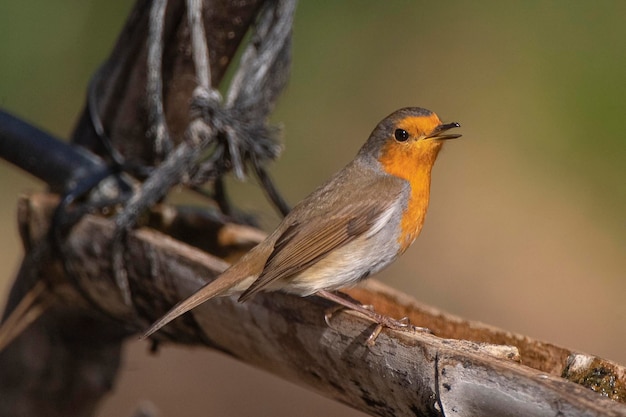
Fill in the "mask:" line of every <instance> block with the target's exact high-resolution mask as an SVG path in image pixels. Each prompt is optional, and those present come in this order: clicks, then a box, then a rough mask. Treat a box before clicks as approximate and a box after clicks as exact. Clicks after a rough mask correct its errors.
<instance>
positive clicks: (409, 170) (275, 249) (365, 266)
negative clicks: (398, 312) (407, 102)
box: [142, 107, 461, 338]
mask: <svg viewBox="0 0 626 417" xmlns="http://www.w3.org/2000/svg"><path fill="white" fill-rule="evenodd" d="M458 127H460V124H459V123H455V122H454V123H443V122H442V121H441V120H440V119H439V117H438V116H437V115H436V114H435V113H433V112H431V111H430V110H427V109H424V108H421V107H406V108H402V109H399V110H397V111H395V112H393V113H392V114H390V115H389V116H387V117H386V118H384V119H383V120H382V121H381V122H380V123H379V124H378V125H377V126H376V127H375V128H374V130H373V131H372V133H371V134H370V136H369V138H368V139H367V141H366V142H365V144H364V145H363V146H362V147H361V149H360V150H359V151H358V153H357V154H356V156H355V158H354V159H353V160H352V161H351V162H350V163H348V164H347V165H346V166H345V167H344V168H343V169H341V170H340V171H338V172H337V173H336V174H335V175H333V176H332V177H331V178H330V179H328V180H327V181H326V182H325V183H324V184H323V185H321V186H320V187H319V188H317V189H316V190H315V191H313V192H312V193H311V194H310V195H309V196H308V197H306V198H305V199H304V200H302V201H301V202H300V203H298V204H297V205H296V206H295V207H294V208H293V209H292V210H291V211H290V212H289V213H288V214H287V215H286V216H285V217H284V219H283V220H282V221H281V222H280V224H279V225H278V226H277V227H276V229H275V230H274V231H273V232H272V233H271V234H269V235H268V236H267V238H266V239H265V240H263V241H262V242H261V243H259V244H258V245H257V246H255V247H254V248H252V249H251V250H250V251H249V252H248V253H246V254H245V255H244V256H243V257H242V258H240V259H239V261H237V262H236V263H234V264H233V265H232V266H230V267H229V268H228V269H226V270H225V271H224V272H223V273H222V274H220V275H219V276H218V277H217V278H215V279H214V280H213V281H211V282H209V283H207V284H206V285H204V286H203V287H202V288H200V289H199V290H198V291H196V292H195V293H194V294H192V295H191V296H189V297H188V298H187V299H184V300H183V301H181V302H180V303H178V304H177V305H175V306H174V307H173V308H172V309H171V310H170V311H169V312H167V313H166V314H165V315H164V316H163V317H161V318H160V319H159V320H157V321H156V322H155V323H154V324H152V326H151V327H150V328H149V329H148V330H147V331H146V332H145V333H144V334H143V336H142V338H147V337H149V336H151V335H152V334H153V333H154V332H156V331H158V330H159V329H161V328H162V327H163V326H165V325H166V324H168V323H169V322H171V321H172V320H174V319H175V318H177V317H179V316H181V315H182V314H184V313H186V312H187V311H189V310H191V309H193V308H195V307H197V306H198V305H200V304H202V303H204V302H206V301H208V300H210V299H211V298H213V297H217V296H232V295H239V299H238V300H239V301H241V302H243V301H246V300H249V299H250V298H251V297H252V296H254V295H255V294H257V293H259V292H262V291H277V290H279V291H283V292H287V293H291V294H295V295H298V296H301V297H306V296H310V295H313V294H315V295H318V296H321V297H323V298H326V299H329V300H331V301H334V302H336V303H339V304H340V305H342V306H344V307H347V308H350V309H353V310H357V311H359V312H361V313H363V314H365V315H367V316H369V317H370V318H372V319H373V320H375V321H376V322H377V323H379V324H380V325H383V326H388V327H394V324H395V325H398V326H402V325H404V326H406V324H398V323H399V322H396V321H394V320H393V319H391V318H387V319H385V316H382V315H380V314H378V313H376V312H374V311H372V310H370V309H368V308H366V307H365V306H361V305H360V304H358V303H355V302H352V301H349V300H347V299H345V298H344V297H341V296H339V295H338V294H337V293H335V291H337V290H340V289H342V288H347V287H351V286H354V285H356V284H358V283H360V282H361V281H363V280H364V279H366V278H367V277H369V276H370V275H372V274H375V273H377V272H379V271H380V270H381V269H383V268H384V267H386V266H387V265H389V264H390V263H392V262H393V261H394V260H395V259H396V258H398V257H399V256H400V255H401V254H403V253H404V252H405V251H406V250H407V249H408V248H409V246H411V244H412V243H413V242H414V241H415V239H416V238H417V236H418V235H419V233H420V231H421V229H422V226H423V224H424V219H425V216H426V211H427V208H428V203H429V199H430V182H431V172H432V168H433V165H434V163H435V160H436V159H437V155H438V154H439V151H440V150H441V148H442V146H443V143H444V142H445V141H447V140H450V139H455V138H458V137H460V136H461V135H460V134H455V133H449V130H450V129H453V128H458Z"/></svg>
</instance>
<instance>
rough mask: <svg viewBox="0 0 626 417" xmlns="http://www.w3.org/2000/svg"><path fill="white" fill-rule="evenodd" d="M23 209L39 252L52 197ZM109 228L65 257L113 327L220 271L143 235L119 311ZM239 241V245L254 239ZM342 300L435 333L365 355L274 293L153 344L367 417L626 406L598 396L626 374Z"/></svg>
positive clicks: (385, 295)
mask: <svg viewBox="0 0 626 417" xmlns="http://www.w3.org/2000/svg"><path fill="white" fill-rule="evenodd" d="M22 206H24V207H28V209H26V210H24V209H23V210H21V212H22V213H25V214H27V216H26V217H23V218H22V219H21V225H22V227H21V229H22V230H24V231H25V233H26V236H25V237H26V239H27V244H28V245H30V246H36V245H37V244H38V243H37V242H38V241H40V240H41V237H42V236H45V230H46V227H47V219H48V218H49V217H48V216H49V213H50V207H52V206H53V200H52V201H51V200H50V197H49V196H46V195H34V196H32V197H30V198H29V199H25V200H23V202H22ZM113 227H114V226H113V224H112V222H111V221H109V220H106V219H103V218H99V217H95V216H87V217H86V218H84V219H83V220H82V221H81V222H80V223H79V224H78V225H77V226H76V227H75V228H74V230H73V232H72V234H71V236H70V237H69V239H68V241H67V247H66V248H65V250H66V251H67V255H68V256H69V259H70V261H71V263H72V264H73V265H74V266H75V267H74V268H73V272H74V273H75V274H76V275H75V282H76V283H77V284H78V285H79V286H81V287H82V292H83V293H84V294H86V295H87V297H88V298H89V299H91V301H92V302H93V303H95V304H96V305H97V308H98V309H99V310H101V311H102V312H103V313H104V314H105V315H108V316H110V318H111V319H113V320H117V321H118V323H120V324H119V326H120V329H124V330H126V329H128V328H134V329H135V330H136V331H140V330H142V329H144V328H145V326H146V325H147V324H148V323H149V322H151V321H152V320H154V319H155V318H157V317H158V316H160V315H161V314H162V313H163V312H165V311H166V309H167V308H169V307H170V306H171V305H172V304H173V303H175V302H176V301H178V300H180V299H181V298H183V297H185V296H186V295H188V294H190V293H191V292H192V291H194V290H196V289H197V288H198V287H199V286H200V285H202V283H203V282H204V281H205V280H206V279H210V278H212V277H214V276H215V275H216V274H217V273H219V271H221V270H223V269H224V268H225V266H226V263H225V262H224V261H223V260H222V259H220V258H216V257H214V256H211V255H208V254H206V253H204V252H202V251H200V250H198V249H196V248H194V247H191V246H189V245H187V244H184V243H181V242H180V241H177V240H174V239H172V238H171V237H168V236H166V235H164V234H163V233H161V232H158V231H156V230H154V229H147V228H143V229H140V230H138V231H136V232H135V233H133V234H131V236H130V238H129V241H128V249H127V250H128V253H129V256H130V258H131V259H133V262H132V264H131V265H129V270H128V273H129V279H130V280H131V289H132V292H133V301H134V311H133V310H132V309H130V308H128V307H126V306H125V305H124V304H123V302H122V301H121V298H120V297H119V294H118V292H117V290H116V288H115V285H114V284H113V282H114V281H113V279H112V278H111V277H110V262H109V259H110V252H109V246H110V242H109V239H110V238H111V236H112V233H113ZM224 227H228V226H227V225H224ZM196 232H197V233H198V234H202V233H203V231H201V230H197V231H196ZM205 232H206V231H205ZM207 234H211V233H210V232H207ZM235 235H237V234H235ZM247 236H249V237H251V238H250V239H248V241H247V242H246V243H247V244H250V243H252V242H253V241H255V240H257V239H258V238H260V237H261V236H260V235H258V234H257V235H254V234H248V235H247ZM46 262H47V263H48V266H47V267H46V270H48V271H52V270H54V269H55V268H53V267H50V265H54V264H55V263H57V262H58V261H56V260H54V259H47V260H46ZM71 288H73V286H72V284H71V283H69V282H63V280H61V281H59V282H56V283H54V284H53V289H54V298H55V300H57V305H64V306H68V305H77V306H82V307H81V308H83V309H85V311H92V314H93V309H88V308H87V307H86V306H88V304H85V302H84V300H83V301H82V302H79V300H80V296H79V295H78V293H76V292H75V291H72V290H71ZM350 294H351V295H352V296H353V297H355V298H357V299H358V300H359V301H361V302H364V303H368V304H372V305H374V306H375V308H376V310H377V311H379V312H382V313H385V314H389V315H392V316H396V317H401V316H408V317H410V319H411V321H412V322H413V323H415V324H417V325H420V326H426V327H428V328H430V329H431V330H432V332H433V334H428V333H425V332H408V331H407V332H397V331H390V330H387V329H385V330H383V331H382V332H381V334H380V335H379V336H378V339H377V340H376V344H375V345H374V346H371V347H370V346H367V345H366V344H365V341H366V339H367V338H368V337H369V335H370V334H371V332H372V331H373V330H374V328H375V326H374V325H373V324H371V323H370V322H368V321H367V320H366V319H365V318H363V317H361V316H359V315H358V314H357V313H354V312H351V311H345V310H342V311H335V312H333V313H332V314H331V317H330V318H329V319H328V323H326V322H325V314H326V313H328V312H329V311H332V309H333V306H332V305H331V304H330V303H328V302H326V301H325V300H322V299H319V298H317V297H308V298H299V297H295V296H290V295H286V294H282V293H274V294H261V295H259V296H257V297H255V298H254V299H253V300H251V301H250V302H247V303H244V304H241V303H237V302H236V300H235V299H234V298H219V299H215V300H212V301H211V302H208V303H206V304H204V305H203V306H201V307H199V308H197V309H196V310H194V311H193V312H192V313H191V314H188V315H186V316H184V317H182V318H181V319H179V320H176V321H175V322H173V323H172V324H171V325H170V326H168V327H166V328H164V329H163V331H162V332H159V333H157V335H156V337H157V338H158V340H161V341H169V342H175V343H195V344H204V345H207V346H209V347H212V348H214V349H218V350H221V351H223V352H226V353H228V354H230V355H232V356H233V357H236V358H238V359H239V360H242V361H245V362H247V363H250V364H252V365H255V366H257V367H260V368H262V369H265V370H267V371H268V372H271V373H273V374H275V375H278V376H281V377H283V378H286V379H288V380H291V381H293V382H296V383H298V384H300V385H305V386H307V387H309V388H311V389H313V390H315V391H317V392H319V393H321V394H323V395H325V396H328V397H330V398H333V399H335V400H337V401H341V402H343V403H345V404H348V405H350V406H352V407H355V408H357V409H359V410H362V411H364V412H366V413H369V414H371V415H378V416H391V415H393V416H415V415H419V416H431V415H432V416H439V415H470V416H474V415H476V416H479V415H480V416H484V415H511V416H513V415H524V416H543V415H551V416H552V415H567V416H583V415H584V416H618V415H625V413H626V405H624V404H622V403H619V402H617V401H612V400H610V399H608V398H606V397H607V396H609V397H611V398H614V399H615V400H621V401H623V400H624V398H626V395H625V394H626V389H625V387H624V380H625V379H624V377H625V372H624V368H621V367H619V366H617V365H614V364H611V363H609V362H606V361H603V360H601V359H598V358H593V357H588V356H586V355H580V354H574V353H572V352H570V351H569V350H567V349H564V348H560V347H556V346H553V345H550V344H545V343H542V342H538V341H535V340H532V339H530V338H528V337H525V336H520V335H515V334H512V333H509V332H505V331H502V330H498V329H495V328H492V327H489V326H485V325H483V324H480V323H475V322H469V321H466V320H463V319H460V318H458V317H454V316H451V315H449V314H447V313H444V312H441V311H438V310H436V309H434V308H432V307H428V306H424V305H421V304H419V303H418V302H416V301H415V300H413V299H411V298H409V297H408V296H406V295H403V294H400V293H398V292H396V291H394V290H391V289H389V288H387V287H385V286H383V285H382V284H379V283H377V282H375V281H370V284H369V285H368V286H367V287H364V288H358V289H354V290H352V291H350ZM59 301H60V302H59ZM121 323H125V324H121ZM2 366H4V363H3V362H2V357H1V356H0V367H2ZM561 375H565V376H568V377H571V379H574V380H577V381H591V380H594V381H595V385H593V386H591V387H590V388H591V389H588V388H585V387H583V386H581V385H579V384H576V383H574V382H571V381H568V380H567V379H565V378H563V377H561ZM593 376H595V377H596V378H595V379H594V378H592V377H593ZM600 376H604V378H601V377H600ZM593 390H595V391H600V393H598V392H594V391H593Z"/></svg>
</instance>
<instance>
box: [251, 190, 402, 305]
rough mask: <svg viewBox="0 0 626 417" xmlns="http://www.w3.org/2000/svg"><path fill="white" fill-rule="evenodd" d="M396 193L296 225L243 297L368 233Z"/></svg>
mask: <svg viewBox="0 0 626 417" xmlns="http://www.w3.org/2000/svg"><path fill="white" fill-rule="evenodd" d="M396 197H397V192H396V193H394V195H393V196H390V198H380V199H378V200H380V201H377V202H372V201H362V200H361V201H359V202H357V203H354V204H350V205H348V206H347V207H345V208H344V209H343V210H341V211H340V212H339V213H337V214H335V215H332V216H330V215H329V216H323V215H320V216H317V217H315V218H312V219H308V220H307V222H306V223H293V224H291V225H290V226H289V227H288V228H287V229H286V230H285V231H284V232H283V234H282V235H281V236H280V237H279V238H278V240H277V241H276V244H275V245H274V251H273V252H272V253H271V255H270V256H269V258H268V259H267V262H266V264H265V268H264V269H263V272H262V273H261V275H260V276H259V278H257V280H256V281H254V283H253V284H252V285H251V286H250V287H249V288H248V289H247V290H246V291H245V292H244V293H243V294H242V295H241V297H240V298H239V301H245V300H247V299H249V298H250V297H251V296H253V295H254V294H256V293H257V292H259V291H262V290H263V288H265V287H267V286H268V285H269V284H270V283H272V282H274V281H276V280H277V279H280V278H286V277H289V276H291V275H294V274H297V273H299V272H301V271H303V270H305V269H307V268H309V267H310V266H311V265H313V264H315V263H317V262H318V261H319V260H320V259H323V258H324V257H325V256H326V255H328V253H329V252H331V251H333V250H335V249H337V248H339V247H341V246H344V245H345V244H347V243H349V242H351V241H353V240H354V239H356V238H357V237H359V236H361V235H363V234H364V233H367V232H368V231H369V230H370V229H371V228H372V226H374V225H376V222H377V221H378V220H379V219H381V217H382V216H385V215H386V214H388V213H389V210H391V209H392V208H393V207H392V205H393V204H394V202H395V201H396Z"/></svg>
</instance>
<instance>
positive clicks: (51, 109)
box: [0, 0, 626, 417]
mask: <svg viewBox="0 0 626 417" xmlns="http://www.w3.org/2000/svg"><path fill="white" fill-rule="evenodd" d="M328 3H330V2H328ZM333 3H335V2H333ZM129 8H130V4H128V3H127V2H126V1H121V0H118V1H114V2H104V1H100V2H96V1H69V0H65V1H56V2H48V1H44V0H37V1H31V2H8V1H3V2H1V3H0V60H1V61H0V62H1V64H0V106H2V107H3V108H5V109H8V110H9V111H12V112H14V113H16V114H18V115H20V116H22V117H24V118H25V119H27V120H30V121H32V122H34V123H35V124H37V125H38V126H41V127H43V128H45V129H47V130H49V131H51V132H53V133H54V134H56V135H58V136H59V137H62V138H66V137H67V136H68V135H69V132H70V131H71V129H72V126H73V124H74V122H75V120H76V117H77V114H78V112H79V110H80V109H81V107H82V104H83V100H84V94H85V89H86V85H87V83H88V80H89V76H90V74H91V73H92V72H93V71H94V70H95V69H96V67H97V65H98V64H99V63H100V62H101V61H102V60H103V59H104V58H105V57H106V56H107V54H108V52H109V51H110V49H111V47H112V44H113V42H114V40H115V37H116V35H117V33H118V31H119V30H120V28H121V26H122V24H123V22H124V20H125V18H126V14H127V12H128V10H129ZM624 16H626V3H625V2H620V1H603V2H596V3H593V2H583V1H580V2H573V1H566V0H559V1H553V2H549V3H547V2H539V1H527V2H501V1H485V2H480V3H476V2H471V3H470V2H461V1H450V2H409V1H396V2H393V3H392V2H384V1H344V2H341V3H340V4H333V5H330V4H322V2H313V1H303V2H302V3H301V4H300V6H299V10H298V14H297V16H296V23H295V32H294V64H293V76H292V78H291V82H290V85H289V87H288V90H287V93H286V94H285V95H284V96H283V98H282V100H281V102H280V104H279V108H278V110H277V111H276V112H275V115H274V121H275V122H277V123H282V124H283V125H284V141H285V144H286V150H285V152H284V154H283V157H282V159H280V161H279V162H278V163H276V164H275V165H274V166H273V170H272V171H273V174H274V176H275V178H276V180H277V182H278V184H279V186H280V188H281V189H282V190H283V192H284V194H285V195H286V196H287V198H288V199H289V200H290V201H291V202H296V201H297V200H299V199H300V198H302V197H304V196H305V195H306V194H308V193H309V192H310V191H311V190H312V189H313V188H314V187H315V186H316V185H318V184H319V183H321V182H322V181H323V180H324V179H325V178H326V177H328V176H329V175H330V174H331V173H333V172H334V171H336V170H338V169H340V168H341V167H342V166H343V164H345V163H346V162H347V161H349V160H350V159H351V158H352V157H353V155H354V154H355V152H356V151H357V149H358V147H359V146H360V145H361V143H362V142H363V141H364V140H365V139H366V138H367V136H368V134H369V132H370V131H371V129H372V128H373V127H374V125H375V124H376V123H377V122H378V121H379V120H380V119H381V118H382V117H384V116H386V115H387V114H388V113H390V112H391V111H393V110H395V109H397V108H399V107H404V106H414V105H419V106H423V107H427V108H429V109H432V110H434V111H436V112H437V113H438V114H439V115H440V116H441V117H442V118H443V119H444V120H445V121H458V122H460V123H461V124H462V125H463V127H462V129H461V131H462V133H463V135H464V136H463V138H462V139H460V140H459V141H455V142H452V143H449V144H448V145H447V149H445V150H444V152H443V154H442V155H441V157H440V159H439V161H438V163H437V166H436V168H435V172H434V180H433V195H432V202H431V207H430V212H429V215H428V219H427V221H426V226H425V229H424V231H423V233H422V236H421V237H420V238H419V239H418V241H417V243H416V244H415V245H414V247H413V248H412V249H410V250H409V251H408V252H407V254H405V256H404V257H403V258H402V259H401V260H400V261H398V262H397V263H396V264H395V265H394V266H393V267H391V268H390V269H388V270H386V271H384V272H383V273H381V274H379V275H378V277H377V278H379V279H381V280H382V281H384V282H386V283H388V284H389V285H391V286H394V287H396V288H399V289H401V290H403V291H405V292H407V293H409V294H411V295H413V296H415V297H416V298H417V299H419V300H421V301H423V302H426V303H429V304H432V305H434V306H437V307H439V308H441V309H444V310H447V311H450V312H453V313H456V314H458V315H461V316H464V317H467V318H470V319H475V320H480V321H483V322H486V323H489V324H492V325H495V326H499V327H502V328H505V329H508V330H511V331H515V332H519V333H523V334H527V335H529V336H531V337H534V338H538V339H543V340H547V341H550V342H553V343H556V344H560V345H564V346H566V347H569V348H572V349H576V350H581V351H585V352H589V353H593V354H597V355H599V356H602V357H605V358H608V359H612V360H615V361H618V362H620V363H622V364H624V363H626V349H625V348H626V326H625V321H626V303H625V302H624V300H625V294H626V279H625V275H626V256H625V255H626V222H625V216H624V213H625V212H626V210H625V208H626V140H625V138H624V136H625V135H624V131H625V130H626V127H625V124H624V123H625V117H624V114H625V112H626V80H625V77H626V76H625V74H626V25H624V20H623V19H624ZM0 186H1V187H2V192H3V197H4V198H3V200H2V201H1V202H0V228H1V229H0V244H1V245H2V246H1V247H2V251H1V252H0V284H1V286H0V292H1V293H2V294H3V295H4V294H5V293H6V291H7V290H8V288H9V285H10V283H11V281H12V279H13V277H14V274H15V271H16V269H17V266H18V264H19V262H20V257H21V247H20V242H19V239H18V237H17V230H16V223H15V203H16V198H17V196H18V195H19V194H20V193H21V192H25V191H29V190H34V189H41V188H42V184H40V183H39V182H37V181H35V180H33V179H31V178H30V177H29V176H28V175H26V174H25V173H23V172H20V171H18V170H17V169H16V168H14V167H12V166H10V165H8V164H7V163H5V162H3V161H0ZM233 187H234V188H235V189H236V190H237V192H236V195H235V198H236V202H237V204H238V205H239V206H240V207H242V208H244V209H247V210H249V211H251V212H254V213H257V214H258V215H259V216H260V218H261V220H262V222H263V224H264V226H265V227H266V228H267V229H270V228H271V227H272V225H274V224H275V223H276V221H277V220H278V217H277V216H276V214H275V213H274V212H273V211H272V210H271V208H270V207H269V205H268V204H267V203H266V202H265V201H264V200H263V199H262V197H260V194H259V193H258V192H257V191H256V188H255V187H254V186H253V185H247V184H238V183H237V184H235V183H233ZM176 198H177V199H178V200H179V201H180V200H186V199H187V197H186V196H185V195H178V196H176ZM147 348H148V345H147V344H145V343H139V342H132V343H129V345H128V350H127V354H126V357H125V363H124V369H123V372H122V378H121V379H120V380H119V381H118V384H117V386H116V387H115V392H114V393H113V395H112V396H111V397H110V398H109V399H108V400H107V401H106V402H105V403H104V404H103V407H102V408H101V411H100V414H99V415H100V416H103V417H104V416H125V415H130V414H131V411H132V410H133V409H135V408H136V407H137V405H138V404H139V403H141V402H142V401H151V402H153V403H154V404H156V406H157V407H158V408H159V409H160V410H161V415H163V416H206V415H213V416H242V415H294V414H297V415H301V416H305V415H309V416H314V415H320V414H324V415H328V416H331V415H335V416H339V415H341V416H350V415H355V416H356V415H360V413H357V412H355V411H353V410H351V409H348V408H346V407H344V406H342V405H339V404H335V403H333V402H331V401H328V400H326V399H324V398H321V397H319V396H318V395H316V394H312V393H310V392H307V391H305V390H303V389H301V388H299V387H296V386H294V385H292V384H289V383H286V382H283V381H281V380H278V379H276V378H274V377H272V376H268V375H266V374H264V373H261V372H259V371H257V370H255V369H251V368H249V367H247V366H244V365H241V364H239V363H236V362H235V361H233V360H231V359H229V358H226V357H224V356H222V355H218V354H215V353H211V352H205V351H201V350H199V349H179V348H174V347H164V348H163V349H162V350H161V351H160V352H159V354H158V355H156V356H148V355H147V354H146V351H147Z"/></svg>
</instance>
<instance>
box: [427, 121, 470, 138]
mask: <svg viewBox="0 0 626 417" xmlns="http://www.w3.org/2000/svg"><path fill="white" fill-rule="evenodd" d="M455 127H461V125H460V124H458V123H456V122H455V123H446V124H442V125H439V126H437V127H436V128H435V129H434V130H433V131H432V133H431V134H430V135H428V136H426V139H439V140H447V139H456V138H460V137H461V135H456V134H444V133H445V132H447V131H448V130H450V129H454V128H455Z"/></svg>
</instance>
